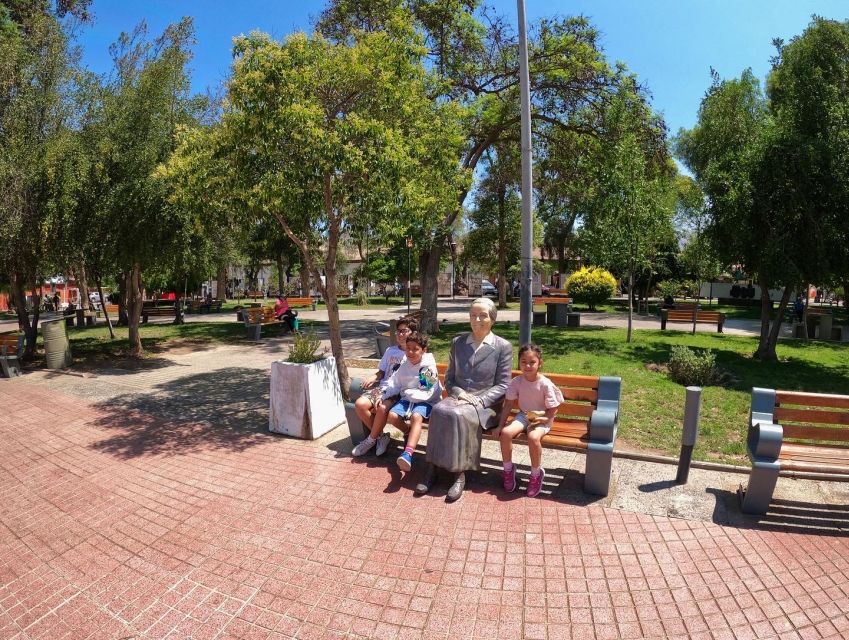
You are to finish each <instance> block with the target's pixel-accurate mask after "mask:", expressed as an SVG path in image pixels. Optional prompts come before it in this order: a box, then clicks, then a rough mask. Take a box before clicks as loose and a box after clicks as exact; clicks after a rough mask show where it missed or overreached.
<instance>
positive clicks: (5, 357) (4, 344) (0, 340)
mask: <svg viewBox="0 0 849 640" xmlns="http://www.w3.org/2000/svg"><path fill="white" fill-rule="evenodd" d="M25 340H26V335H24V334H23V333H0V373H2V376H3V377H4V378H14V377H16V376H19V375H21V364H20V361H19V360H18V357H19V356H20V354H21V352H22V351H23V350H24V341H25Z"/></svg>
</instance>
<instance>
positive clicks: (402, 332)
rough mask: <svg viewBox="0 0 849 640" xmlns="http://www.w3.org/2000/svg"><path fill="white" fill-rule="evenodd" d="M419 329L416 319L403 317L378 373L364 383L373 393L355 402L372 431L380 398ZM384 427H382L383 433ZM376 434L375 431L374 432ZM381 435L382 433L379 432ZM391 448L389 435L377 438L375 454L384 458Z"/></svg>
mask: <svg viewBox="0 0 849 640" xmlns="http://www.w3.org/2000/svg"><path fill="white" fill-rule="evenodd" d="M416 329H418V323H417V322H416V319H415V318H413V317H410V316H402V317H400V318H398V320H397V321H396V322H395V341H396V342H397V344H393V345H392V346H391V347H389V348H388V349H387V350H386V351H384V352H383V357H382V358H381V359H380V364H378V365H377V371H376V372H375V374H374V375H373V376H372V377H371V378H367V379H365V380H364V381H363V385H362V386H363V389H365V390H368V391H371V393H364V394H363V395H361V396H360V397H359V398H357V399H356V401H355V402H354V410H355V411H356V412H357V415H358V416H359V418H360V420H362V421H363V424H364V425H366V427H368V428H369V430H372V427H373V426H374V416H375V411H376V409H377V406H378V404H379V403H380V398H381V396H382V395H383V390H384V389H385V388H386V385H387V384H388V383H389V378H390V376H391V375H392V374H393V373H395V370H396V369H397V368H398V367H399V366H400V364H401V361H402V360H403V359H404V356H405V354H406V348H407V336H408V335H410V334H411V333H412V332H414V331H416ZM382 430H383V427H382V426H381V431H382ZM372 433H374V431H372ZM377 433H378V434H380V431H378V432H377ZM388 446H389V434H388V433H384V434H382V435H380V437H379V438H377V446H376V448H375V453H376V454H377V455H379V456H382V455H383V454H384V453H386V449H387V447H388Z"/></svg>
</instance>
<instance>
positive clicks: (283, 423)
mask: <svg viewBox="0 0 849 640" xmlns="http://www.w3.org/2000/svg"><path fill="white" fill-rule="evenodd" d="M269 396H270V405H271V406H270V411H269V421H268V429H269V431H271V432H273V433H281V434H283V435H287V436H293V437H295V438H303V439H306V440H314V439H316V438H318V437H320V436H322V435H324V434H325V433H327V432H328V431H330V430H331V429H335V428H336V427H338V426H339V425H340V424H343V423H344V422H345V403H344V401H343V399H342V391H341V389H340V388H339V376H338V375H337V372H336V359H335V358H333V357H329V358H324V359H323V360H319V361H318V362H313V363H312V364H298V363H295V362H286V361H284V360H276V361H274V362H272V363H271V389H270V394H269Z"/></svg>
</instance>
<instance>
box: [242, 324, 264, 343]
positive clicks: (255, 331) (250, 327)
mask: <svg viewBox="0 0 849 640" xmlns="http://www.w3.org/2000/svg"><path fill="white" fill-rule="evenodd" d="M245 329H246V330H247V334H248V339H250V340H254V341H257V340H260V338H262V325H261V324H246V325H245Z"/></svg>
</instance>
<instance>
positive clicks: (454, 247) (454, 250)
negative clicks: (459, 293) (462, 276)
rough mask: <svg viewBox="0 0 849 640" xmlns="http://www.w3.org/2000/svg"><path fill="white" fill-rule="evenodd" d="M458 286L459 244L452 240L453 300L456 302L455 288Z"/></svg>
mask: <svg viewBox="0 0 849 640" xmlns="http://www.w3.org/2000/svg"><path fill="white" fill-rule="evenodd" d="M456 286H457V243H456V242H454V240H451V300H452V302H453V300H454V287H456Z"/></svg>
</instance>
